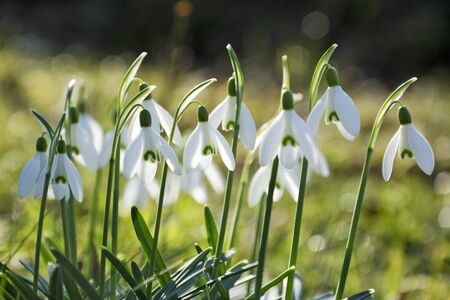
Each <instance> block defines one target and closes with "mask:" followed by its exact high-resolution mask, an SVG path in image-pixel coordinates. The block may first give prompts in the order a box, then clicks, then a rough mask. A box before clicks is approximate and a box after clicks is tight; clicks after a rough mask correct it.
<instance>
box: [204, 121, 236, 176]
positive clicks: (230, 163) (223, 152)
mask: <svg viewBox="0 0 450 300" xmlns="http://www.w3.org/2000/svg"><path fill="white" fill-rule="evenodd" d="M210 132H211V135H213V136H214V138H215V139H216V143H217V148H218V149H219V154H220V157H221V158H222V161H223V163H224V164H225V166H226V167H227V168H228V170H231V171H233V170H234V168H235V167H236V162H235V161H234V156H233V152H232V151H231V147H230V145H229V144H228V142H227V140H226V139H225V138H224V137H223V135H222V134H221V133H220V132H219V131H217V129H215V128H213V127H211V126H210Z"/></svg>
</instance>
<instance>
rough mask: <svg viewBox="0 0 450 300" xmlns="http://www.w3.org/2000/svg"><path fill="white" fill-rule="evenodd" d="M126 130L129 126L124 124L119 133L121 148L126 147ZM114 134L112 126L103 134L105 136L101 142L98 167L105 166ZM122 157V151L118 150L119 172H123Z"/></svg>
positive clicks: (109, 155)
mask: <svg viewBox="0 0 450 300" xmlns="http://www.w3.org/2000/svg"><path fill="white" fill-rule="evenodd" d="M128 130H129V127H128V126H124V127H123V129H122V132H121V134H120V147H121V149H126V148H127V142H128ZM114 134H115V129H114V128H113V129H111V130H109V131H108V132H107V133H106V134H105V138H104V140H103V144H102V150H101V152H100V156H99V158H98V165H99V168H102V167H103V166H105V165H106V164H107V163H108V161H109V159H110V157H111V150H112V149H111V148H112V145H113V143H114ZM123 158H124V151H120V172H122V173H123Z"/></svg>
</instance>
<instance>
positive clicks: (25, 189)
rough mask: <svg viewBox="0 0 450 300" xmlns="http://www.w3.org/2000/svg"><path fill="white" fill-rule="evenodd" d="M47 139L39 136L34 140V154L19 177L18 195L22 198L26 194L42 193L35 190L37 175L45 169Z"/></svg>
mask: <svg viewBox="0 0 450 300" xmlns="http://www.w3.org/2000/svg"><path fill="white" fill-rule="evenodd" d="M46 151H47V141H46V140H45V138H43V137H39V138H38V139H37V141H36V154H35V155H34V156H33V158H32V159H31V160H30V161H28V163H27V164H26V165H25V167H24V168H23V170H22V172H21V173H20V177H19V197H20V199H23V198H25V197H27V196H33V197H35V198H38V197H40V196H41V195H42V190H37V189H36V186H37V182H38V178H39V175H40V174H41V173H42V172H43V171H44V170H46V169H47V162H48V156H47V152H46Z"/></svg>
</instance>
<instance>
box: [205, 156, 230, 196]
mask: <svg viewBox="0 0 450 300" xmlns="http://www.w3.org/2000/svg"><path fill="white" fill-rule="evenodd" d="M205 175H206V179H208V181H209V183H210V184H211V186H212V188H213V190H214V191H215V192H216V193H223V191H224V190H225V183H224V181H225V180H224V178H223V176H222V173H221V172H220V169H219V168H218V167H217V166H216V164H214V162H212V163H211V164H210V165H209V168H207V169H206V170H205Z"/></svg>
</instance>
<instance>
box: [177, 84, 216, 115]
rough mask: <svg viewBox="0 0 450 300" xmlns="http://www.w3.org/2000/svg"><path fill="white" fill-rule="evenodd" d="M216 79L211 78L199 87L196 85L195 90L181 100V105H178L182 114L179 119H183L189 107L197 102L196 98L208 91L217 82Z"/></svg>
mask: <svg viewBox="0 0 450 300" xmlns="http://www.w3.org/2000/svg"><path fill="white" fill-rule="evenodd" d="M216 81H217V79H216V78H210V79H208V80H205V81H203V82H201V83H199V84H198V85H196V86H195V87H194V88H193V89H191V90H190V91H189V92H188V93H187V94H186V95H184V97H183V99H181V101H180V104H178V109H177V110H178V111H179V112H180V114H179V116H178V119H180V118H181V115H182V114H183V112H184V110H185V109H186V108H187V107H188V106H189V104H190V103H191V102H192V101H194V100H195V98H196V97H197V96H198V95H199V94H200V93H201V92H203V90H204V89H206V88H207V87H208V86H209V85H210V84H211V83H214V82H216Z"/></svg>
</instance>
